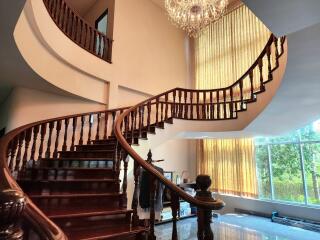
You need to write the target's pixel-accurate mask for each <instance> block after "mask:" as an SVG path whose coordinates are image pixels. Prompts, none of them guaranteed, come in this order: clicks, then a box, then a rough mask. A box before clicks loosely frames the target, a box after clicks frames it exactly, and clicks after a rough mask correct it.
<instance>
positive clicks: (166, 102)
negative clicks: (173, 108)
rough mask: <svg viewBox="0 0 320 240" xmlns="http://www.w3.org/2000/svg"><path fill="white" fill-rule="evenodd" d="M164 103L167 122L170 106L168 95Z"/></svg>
mask: <svg viewBox="0 0 320 240" xmlns="http://www.w3.org/2000/svg"><path fill="white" fill-rule="evenodd" d="M164 101H165V104H166V107H165V114H164V116H165V120H167V119H168V107H169V105H168V93H166V94H165V96H164Z"/></svg>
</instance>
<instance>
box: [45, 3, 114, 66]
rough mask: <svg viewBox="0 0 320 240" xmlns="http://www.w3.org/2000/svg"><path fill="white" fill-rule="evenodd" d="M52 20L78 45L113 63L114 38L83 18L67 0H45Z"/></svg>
mask: <svg viewBox="0 0 320 240" xmlns="http://www.w3.org/2000/svg"><path fill="white" fill-rule="evenodd" d="M43 3H44V5H45V6H46V9H47V11H48V13H49V15H50V16H51V18H52V20H53V21H54V22H55V23H56V25H57V26H58V27H59V28H60V30H61V31H62V32H63V33H64V34H65V35H66V36H67V37H68V38H70V39H71V40H72V41H73V42H75V43H76V44H77V45H78V46H80V47H82V48H83V49H85V50H87V51H88V52H90V53H91V54H93V55H95V56H96V57H98V58H100V59H102V60H104V61H107V62H108V63H112V45H113V39H111V38H108V37H107V36H106V35H105V34H104V33H102V32H100V31H98V30H97V29H96V28H95V27H94V26H92V25H91V24H90V23H89V22H87V21H86V20H85V19H83V18H82V17H81V16H80V15H79V14H78V13H77V12H76V11H75V10H74V9H72V8H70V7H69V6H68V4H67V3H66V1H65V0H43Z"/></svg>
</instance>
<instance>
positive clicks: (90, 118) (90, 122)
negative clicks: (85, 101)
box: [87, 114, 93, 144]
mask: <svg viewBox="0 0 320 240" xmlns="http://www.w3.org/2000/svg"><path fill="white" fill-rule="evenodd" d="M92 124H93V115H92V114H89V131H88V141H87V144H91V132H92Z"/></svg>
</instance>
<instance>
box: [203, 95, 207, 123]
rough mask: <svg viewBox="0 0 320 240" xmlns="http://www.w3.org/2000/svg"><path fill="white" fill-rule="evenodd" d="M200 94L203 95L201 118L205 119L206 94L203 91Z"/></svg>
mask: <svg viewBox="0 0 320 240" xmlns="http://www.w3.org/2000/svg"><path fill="white" fill-rule="evenodd" d="M202 96H203V106H202V120H205V119H207V114H206V100H207V99H206V98H207V96H206V92H205V91H203V92H202Z"/></svg>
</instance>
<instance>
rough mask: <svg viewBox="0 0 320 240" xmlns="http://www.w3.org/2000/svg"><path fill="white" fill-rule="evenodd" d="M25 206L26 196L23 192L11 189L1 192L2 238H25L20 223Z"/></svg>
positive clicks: (0, 223)
mask: <svg viewBox="0 0 320 240" xmlns="http://www.w3.org/2000/svg"><path fill="white" fill-rule="evenodd" d="M24 207H25V198H24V196H23V193H22V192H19V191H15V190H10V189H9V190H4V191H1V192H0V239H6V240H22V239H23V231H22V229H21V228H20V226H19V223H20V220H21V215H22V213H23V210H24Z"/></svg>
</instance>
